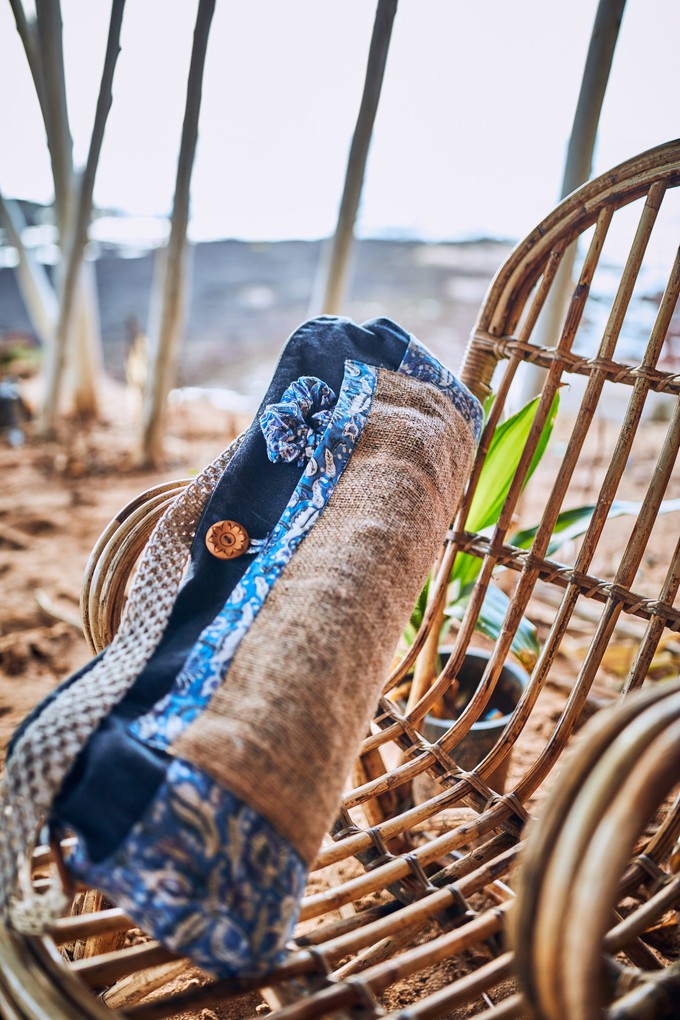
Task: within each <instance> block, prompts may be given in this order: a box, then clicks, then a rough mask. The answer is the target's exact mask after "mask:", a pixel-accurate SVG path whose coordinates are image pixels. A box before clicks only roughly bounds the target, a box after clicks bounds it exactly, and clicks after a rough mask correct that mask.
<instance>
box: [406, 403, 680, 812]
mask: <svg viewBox="0 0 680 1020" xmlns="http://www.w3.org/2000/svg"><path fill="white" fill-rule="evenodd" d="M492 399H493V398H492V397H491V398H489V400H488V401H487V406H486V407H485V414H488V410H489V407H490V405H491V401H492ZM539 399H540V398H539V397H536V398H535V399H534V400H532V401H530V402H529V403H528V404H526V405H525V406H524V407H523V408H522V409H521V410H519V411H518V412H517V413H516V414H514V415H512V417H510V418H508V419H507V420H506V421H504V422H502V423H501V424H500V425H498V427H497V428H496V430H495V432H494V435H493V438H492V440H491V443H490V445H489V450H488V452H487V455H486V457H485V460H484V465H483V467H482V470H481V472H480V476H479V480H478V483H477V487H476V490H475V494H474V497H473V499H472V502H471V504H470V509H469V512H468V515H467V518H466V523H465V528H466V530H467V531H470V532H477V533H484V532H485V531H487V530H489V531H490V530H491V529H492V528H493V526H494V525H495V524H496V522H497V521H498V518H499V516H500V513H501V509H502V507H503V504H504V502H505V499H506V497H507V494H508V491H509V489H510V485H511V483H512V479H513V477H514V475H515V472H516V470H517V466H518V464H519V461H520V457H521V455H522V451H523V450H524V447H525V444H526V441H527V439H528V436H529V432H530V429H531V426H532V424H533V421H534V418H535V415H536V411H537V409H538V404H539ZM558 407H559V394H556V395H555V398H554V400H553V404H552V406H551V409H550V413H549V414H548V417H547V420H546V423H545V425H544V427H543V431H542V433H541V438H540V440H539V443H538V446H537V449H536V452H535V454H534V457H533V459H532V462H531V465H530V467H529V470H528V472H527V477H526V479H525V481H524V485H526V484H527V482H528V481H529V478H530V477H531V475H532V474H533V472H534V470H535V469H536V467H537V466H538V464H539V463H540V460H541V458H542V457H543V454H544V453H545V450H546V447H547V445H548V441H549V439H550V435H551V433H552V429H553V425H554V421H555V417H556V415H557V411H558ZM641 509H642V504H640V503H635V502H627V501H623V500H615V501H614V502H613V503H612V505H611V508H610V510H609V514H608V516H609V517H620V516H625V515H637V514H638V513H639V512H640V510H641ZM677 509H680V500H666V501H665V502H664V503H663V504H662V505H661V508H660V512H662V513H667V512H669V511H671V510H677ZM594 512H595V504H587V505H583V506H579V507H576V508H573V509H571V510H565V511H563V512H562V513H561V514H560V515H559V516H558V518H557V520H556V522H555V526H554V528H553V534H552V539H551V541H550V543H549V546H548V550H547V555H548V556H552V555H553V554H554V553H555V552H556V551H557V550H558V549H559V548H560V546H562V545H563V544H565V543H566V542H568V541H571V540H572V539H575V538H578V537H579V536H581V535H583V534H584V533H585V531H586V530H587V528H588V525H589V523H590V521H591V519H592V517H593V514H594ZM537 530H538V527H537V526H534V527H530V528H526V529H523V530H521V531H517V532H515V533H514V534H513V535H511V536H510V538H509V540H508V541H509V544H511V545H514V546H517V547H518V548H521V549H529V548H530V546H531V544H532V542H533V540H534V538H535V536H536V533H537ZM481 565H482V561H481V559H480V558H479V557H476V556H471V555H469V554H468V553H458V554H457V555H456V557H455V560H454V562H453V566H452V569H451V575H450V578H449V585H448V591H447V601H446V606H445V609H444V624H443V626H442V629H441V633H440V642H442V643H440V645H439V649H438V651H439V655H438V663H437V665H438V666H439V669H438V670H437V671H436V672H437V673H438V672H440V671H441V668H443V664H444V662H445V661H446V659H447V658H448V656H449V653H450V652H451V650H452V646H450V645H447V644H446V643H444V642H445V639H446V633H447V631H448V629H449V627H450V624H451V621H452V620H459V621H460V620H462V619H463V617H464V615H465V611H466V609H467V606H468V603H469V600H470V596H471V594H472V591H473V588H474V585H475V582H476V579H477V576H478V574H479V571H480V569H481ZM503 569H504V568H503V567H498V568H497V570H496V571H495V572H494V574H499V573H500V572H501V571H502V570H503ZM428 590H429V579H428V582H427V583H426V585H425V587H424V588H423V591H422V592H421V595H420V597H419V599H418V602H417V603H416V605H415V607H414V609H413V613H412V614H411V619H410V621H409V624H408V626H407V628H406V629H405V631H404V635H403V640H402V644H401V648H402V652H403V651H405V649H406V648H408V647H409V646H410V645H411V644H412V642H413V639H414V638H415V635H416V633H417V631H418V628H419V626H420V624H421V622H422V619H423V615H424V612H425V607H426V605H427V599H428ZM509 604H510V600H509V599H508V596H507V595H506V594H505V592H503V591H502V589H501V588H499V587H498V586H497V585H496V584H494V583H493V581H492V582H491V584H490V585H489V587H488V590H487V592H486V595H485V598H484V602H483V604H482V607H481V610H480V613H479V616H478V619H477V622H476V629H477V630H478V631H480V632H481V633H482V634H484V635H485V636H486V637H487V638H488V639H490V640H491V641H495V640H497V639H498V637H499V635H500V632H501V627H502V624H503V620H504V618H505V615H506V612H507V609H508V607H509ZM539 651H540V646H539V641H538V634H537V631H536V627H535V626H534V624H533V623H532V622H531V621H530V620H529V619H527V618H526V617H523V618H522V619H521V621H520V624H519V626H518V628H517V632H516V634H515V637H514V639H513V642H512V653H513V657H514V659H515V660H516V661H514V662H513V661H511V660H508V662H507V663H506V664H505V666H504V669H503V672H502V673H501V676H500V678H499V681H498V684H497V687H496V691H495V692H494V694H493V695H492V697H491V699H490V702H489V704H488V705H487V709H486V711H485V713H484V715H483V716H482V718H480V719H479V720H478V721H477V722H476V723H474V724H473V726H472V727H471V728H470V730H469V732H468V733H467V734H466V735H465V737H464V738H463V739H462V740H461V741H460V742H459V743H458V745H457V746H456V748H455V752H454V757H455V758H456V760H457V761H458V762H459V764H460V765H461V766H462V767H464V768H467V769H471V768H473V767H474V766H475V765H477V764H478V763H479V762H480V761H481V760H482V759H483V758H484V757H485V755H486V754H487V752H488V751H489V750H490V749H491V748H492V747H493V745H494V744H495V742H496V740H497V738H498V737H499V736H500V734H501V732H502V731H503V729H504V728H505V725H506V724H507V722H508V719H509V716H510V714H511V713H512V711H513V709H514V707H515V705H516V704H517V702H518V701H519V699H520V697H521V695H522V692H523V690H524V687H525V686H526V684H527V682H528V679H529V674H530V673H531V670H532V669H533V667H534V665H535V663H536V660H537V658H538V654H539ZM489 656H490V653H489V652H486V651H485V650H483V649H470V650H468V652H467V653H466V656H465V660H464V662H463V665H462V667H461V670H460V672H459V674H458V676H457V677H456V681H455V683H454V684H452V686H451V688H450V689H449V691H447V694H446V695H445V697H444V698H443V699H442V700H441V701H440V702H439V703H438V704H437V705H436V706H435V708H434V709H433V711H432V712H431V713H430V714H429V715H427V716H426V717H425V719H424V720H423V722H422V724H421V725H420V729H421V731H422V732H423V735H424V736H425V737H426V738H427V739H428V740H430V741H434V740H437V739H439V737H441V736H442V735H443V734H444V733H445V732H446V730H447V729H449V728H450V726H451V725H452V723H453V721H454V720H455V718H456V717H457V716H458V715H459V714H460V712H461V711H462V709H463V708H464V707H465V704H467V702H468V701H469V699H470V698H471V697H472V695H473V694H474V691H475V690H476V688H477V686H478V684H479V681H480V680H481V678H482V675H483V673H484V669H485V667H486V662H487V661H488V658H489ZM435 675H436V674H435ZM415 686H416V685H413V684H412V685H411V693H410V696H409V698H408V703H407V707H409V708H410V707H412V705H413V704H414V703H415V702H416V701H417V700H418V699H419V697H420V696H421V694H422V688H421V690H420V692H414V687H415ZM399 691H400V692H401V694H402V695H403V687H402V688H400V689H399ZM508 764H509V756H508V757H507V758H506V760H505V762H504V763H503V765H502V766H500V767H499V769H497V770H496V772H495V773H494V774H493V776H491V777H489V782H490V785H491V786H492V787H493V788H494V789H498V790H499V791H500V792H502V788H503V784H504V783H505V775H506V773H507V766H508ZM494 784H496V785H494ZM421 785H422V784H421Z"/></svg>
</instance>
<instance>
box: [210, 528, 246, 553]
mask: <svg viewBox="0 0 680 1020" xmlns="http://www.w3.org/2000/svg"><path fill="white" fill-rule="evenodd" d="M205 544H206V545H207V547H208V552H211V553H212V554H213V556H216V557H217V559H218V560H235V559H236V557H237V556H242V555H243V553H244V552H246V551H247V549H248V546H249V545H250V537H249V535H248V532H247V531H246V529H245V528H244V527H243V525H242V524H238V523H237V522H236V521H217V522H216V523H215V524H213V525H212V526H211V527H210V528H208V534H207V535H206V536H205Z"/></svg>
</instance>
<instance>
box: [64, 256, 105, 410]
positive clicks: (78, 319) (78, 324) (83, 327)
mask: <svg viewBox="0 0 680 1020" xmlns="http://www.w3.org/2000/svg"><path fill="white" fill-rule="evenodd" d="M76 291H77V296H76V312H75V315H74V320H75V321H74V335H75V351H74V357H73V358H72V359H71V372H72V385H71V391H72V393H73V410H74V411H75V413H76V414H77V415H78V416H79V417H81V418H91V419H93V418H96V417H97V416H98V415H99V409H100V402H99V387H98V385H97V382H98V380H100V379H101V377H102V375H103V374H104V363H103V359H102V337H101V325H100V321H101V320H100V315H99V300H98V296H97V278H96V275H95V270H94V264H93V263H92V262H88V261H87V259H83V260H82V261H81V263H80V274H79V277H78V281H77V284H76Z"/></svg>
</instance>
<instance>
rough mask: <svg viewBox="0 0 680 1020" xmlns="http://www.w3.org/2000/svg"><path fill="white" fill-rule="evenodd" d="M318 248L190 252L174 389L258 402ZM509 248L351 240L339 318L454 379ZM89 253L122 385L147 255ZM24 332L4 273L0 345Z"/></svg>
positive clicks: (297, 316) (306, 296)
mask: <svg viewBox="0 0 680 1020" xmlns="http://www.w3.org/2000/svg"><path fill="white" fill-rule="evenodd" d="M323 243H324V242H321V241H273V242H249V241H240V240H225V241H210V242H199V243H196V244H194V245H192V246H191V247H190V259H189V291H188V295H189V297H188V307H187V315H186V326H185V331H184V338H183V344H182V351H181V357H180V367H179V379H178V384H179V385H180V386H211V387H216V386H221V387H226V388H228V389H231V390H234V391H235V392H237V393H240V394H242V395H243V396H245V397H248V398H252V399H253V401H256V400H257V398H258V397H259V396H260V395H261V393H262V391H263V390H264V388H265V386H266V384H267V382H268V380H269V377H270V375H271V369H272V366H273V364H274V362H275V361H276V358H277V356H278V352H279V350H280V349H281V347H282V346H283V344H284V342H285V340H286V339H287V337H288V336H289V335H290V333H291V332H292V331H293V330H294V329H296V328H297V326H298V325H299V324H300V323H301V322H303V321H304V320H305V319H306V318H308V316H309V314H310V302H311V299H312V293H313V290H314V283H315V279H316V273H317V266H318V263H319V258H320V255H321V251H322V245H323ZM511 247H512V245H511V243H510V242H507V241H498V240H480V241H462V242H450V243H440V244H433V243H427V242H422V241H415V240H413V241H407V240H371V239H366V240H358V241H357V243H356V246H355V251H354V253H353V259H352V267H351V277H350V286H349V292H348V299H347V301H346V305H345V308H344V314H346V315H348V316H350V317H351V318H353V319H355V320H356V321H359V322H361V321H364V320H366V319H370V318H374V317H378V316H387V317H389V318H391V319H394V320H395V321H397V322H399V323H400V324H401V325H402V326H403V327H404V328H405V329H407V330H408V331H409V332H411V333H414V334H415V335H416V336H417V337H418V338H419V339H420V340H422V341H423V342H424V343H425V344H427V345H428V346H429V347H430V348H431V349H432V350H433V351H434V353H435V354H437V355H438V356H439V357H440V358H442V359H443V360H444V361H445V362H446V363H447V364H448V365H450V366H451V367H452V368H454V369H455V368H456V367H457V366H458V364H459V363H460V359H461V357H462V354H463V351H464V349H465V344H466V343H467V339H468V336H469V333H470V330H471V328H472V326H473V324H474V321H475V317H476V313H477V309H478V307H479V305H480V303H481V301H482V299H483V297H484V294H485V292H486V289H487V287H488V284H489V282H490V281H491V279H492V277H493V275H494V273H495V271H496V269H497V268H498V266H499V265H500V264H501V263H502V261H503V259H504V258H505V256H506V255H507V253H508V252H509V251H510V249H511ZM98 249H99V250H98V257H97V258H96V259H95V260H94V265H95V273H96V277H97V285H98V296H99V305H100V313H101V326H102V339H103V346H104V358H105V365H106V369H107V371H108V372H109V374H111V375H112V376H113V377H114V378H115V379H119V380H123V379H124V378H125V359H126V355H127V352H128V350H129V347H130V344H131V342H132V339H133V337H134V334H135V332H137V331H142V332H143V331H144V330H145V329H146V324H147V319H148V312H149V298H150V294H151V290H152V279H153V262H154V252H153V250H147V251H140V250H139V249H136V250H132V249H118V250H116V248H115V247H114V246H102V245H99V246H98ZM50 269H51V267H48V271H49V270H50ZM32 333H33V331H32V328H31V325H30V321H29V319H28V317H27V315H26V312H25V309H24V305H23V301H22V298H21V295H20V292H19V289H18V286H17V281H16V274H15V272H14V269H13V268H11V267H10V266H8V265H5V267H3V268H0V335H4V336H8V335H13V334H25V335H27V336H32Z"/></svg>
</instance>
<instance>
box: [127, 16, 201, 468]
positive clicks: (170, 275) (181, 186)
mask: <svg viewBox="0 0 680 1020" xmlns="http://www.w3.org/2000/svg"><path fill="white" fill-rule="evenodd" d="M214 10H215V0H200V2H199V5H198V12H197V15H196V27H195V29H194V42H193V47H192V51H191V63H190V66H189V79H188V82H187V97H186V107H185V111H184V123H183V125H182V141H181V144H180V152H179V160H178V163H177V178H176V183H175V197H174V202H173V209H172V219H171V223H170V237H169V239H168V244H167V248H166V249H165V252H164V253H163V259H162V262H161V265H160V272H159V275H158V278H157V285H155V287H154V289H155V291H156V299H157V300H158V303H159V312H158V315H157V316H154V317H153V319H154V320H155V321H152V323H151V324H150V326H149V343H150V348H151V364H152V371H151V377H150V383H149V389H148V391H147V394H146V402H145V413H144V430H143V436H142V460H143V462H144V463H145V464H149V465H150V464H158V463H160V461H161V460H162V458H163V431H164V426H165V413H166V406H167V399H168V394H169V392H170V389H171V388H172V385H173V383H174V381H175V377H176V373H177V358H178V354H179V343H180V333H181V329H182V318H183V310H184V295H185V290H186V234H187V226H188V223H189V192H190V186H191V172H192V169H193V164H194V156H195V153H196V142H197V140H198V118H199V114H200V110H201V95H202V83H203V71H204V68H205V57H206V51H207V47H208V36H209V34H210V24H211V22H212V17H213V13H214ZM153 301H154V297H153V296H152V305H153Z"/></svg>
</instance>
